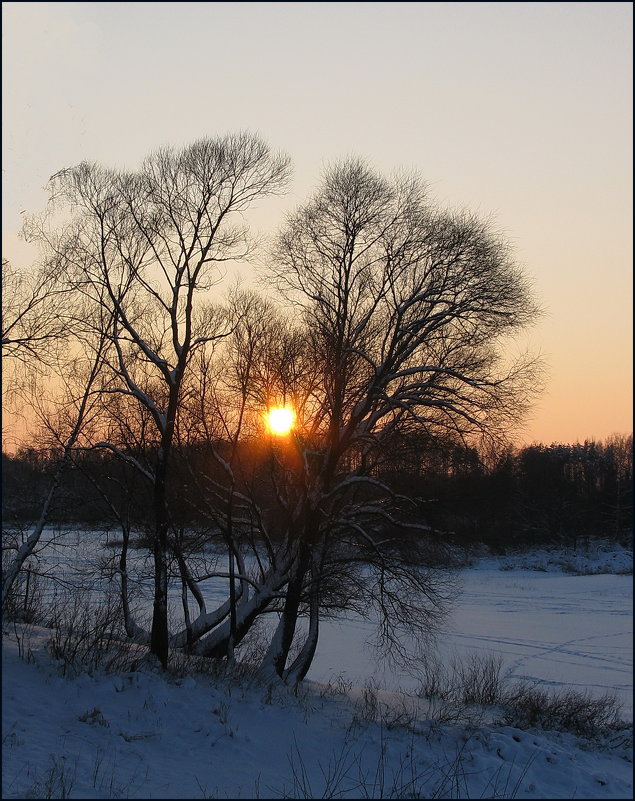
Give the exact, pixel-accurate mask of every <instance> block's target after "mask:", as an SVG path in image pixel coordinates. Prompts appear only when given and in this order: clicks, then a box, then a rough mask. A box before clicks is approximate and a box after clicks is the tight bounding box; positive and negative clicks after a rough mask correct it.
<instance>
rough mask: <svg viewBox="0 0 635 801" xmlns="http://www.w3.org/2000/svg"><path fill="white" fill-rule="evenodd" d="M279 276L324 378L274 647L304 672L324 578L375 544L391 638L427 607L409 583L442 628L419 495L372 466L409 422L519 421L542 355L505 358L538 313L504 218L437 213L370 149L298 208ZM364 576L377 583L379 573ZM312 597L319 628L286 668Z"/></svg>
mask: <svg viewBox="0 0 635 801" xmlns="http://www.w3.org/2000/svg"><path fill="white" fill-rule="evenodd" d="M268 276H269V279H271V278H272V277H273V279H274V281H275V285H276V286H277V288H278V289H279V290H280V292H281V293H282V295H283V296H284V297H286V298H287V300H288V301H289V303H290V304H291V306H292V308H293V309H295V311H296V313H299V314H300V315H302V317H303V319H304V321H305V325H306V327H307V330H308V331H309V332H310V336H311V345H312V352H313V355H314V359H315V360H316V362H317V363H318V364H319V370H320V377H321V380H320V385H319V387H317V388H316V387H314V388H312V390H311V393H310V397H309V396H307V398H308V402H307V403H306V404H305V408H304V411H303V414H302V415H301V417H300V419H299V426H298V429H297V433H296V445H297V447H299V448H300V451H301V454H302V460H301V464H302V465H303V467H302V475H301V477H300V479H299V480H298V481H297V482H296V486H297V487H298V488H299V489H298V492H297V493H296V494H295V496H294V498H293V501H292V503H289V504H288V512H289V523H288V531H289V538H290V540H291V541H292V542H293V543H294V545H295V549H296V550H295V554H296V555H295V558H294V561H293V565H292V568H291V573H290V578H289V582H288V585H287V588H286V594H285V599H284V606H283V609H282V613H281V618H280V625H279V630H278V633H277V635H276V637H275V638H274V640H273V641H272V644H271V648H270V652H269V654H268V657H267V661H268V663H269V665H271V666H273V667H274V668H275V671H276V672H277V673H278V675H280V676H282V677H283V678H286V679H287V680H291V681H295V680H297V679H298V678H301V677H302V676H303V675H304V674H305V673H306V670H308V666H309V665H310V660H311V658H312V655H313V653H314V651H315V647H316V643H317V636H318V620H317V616H318V609H319V596H320V594H321V593H322V592H323V589H322V585H323V584H325V583H326V579H327V577H328V571H329V569H333V566H334V565H336V564H338V563H340V564H349V565H351V564H353V563H354V562H355V561H356V559H357V558H359V555H361V556H362V558H363V560H365V561H366V562H367V563H368V564H370V565H374V566H375V567H376V570H375V571H374V572H373V573H372V575H374V576H375V579H373V580H376V584H375V587H374V589H372V591H371V593H370V594H371V596H372V597H373V598H374V599H375V601H378V602H379V606H380V612H381V613H382V615H383V618H382V619H383V620H384V622H385V623H386V624H387V625H386V627H385V629H384V632H385V634H386V635H387V637H388V641H390V642H392V644H393V646H394V644H395V643H394V638H392V637H391V635H390V631H391V630H394V629H391V627H390V625H389V624H390V622H391V619H392V621H393V622H397V623H399V624H402V623H407V622H408V619H409V618H410V620H411V621H412V619H413V610H414V609H415V608H416V604H415V606H414V607H413V602H412V593H411V592H410V591H409V590H407V588H408V587H409V588H411V589H412V588H416V589H417V593H418V597H419V599H420V608H419V611H418V615H417V616H418V619H419V620H422V621H423V623H424V625H422V626H421V627H420V628H419V631H420V632H423V631H424V630H425V628H426V627H427V626H430V625H433V624H434V619H435V610H439V609H440V608H441V607H442V606H443V603H442V601H443V590H444V587H445V584H444V583H443V582H441V583H439V582H438V581H437V582H436V583H435V580H434V576H435V575H436V574H434V572H430V570H427V569H425V568H422V569H421V570H419V569H415V568H412V567H411V568H408V564H409V563H410V564H412V557H413V555H414V556H416V558H417V559H420V560H421V564H422V565H423V566H425V565H426V553H425V552H426V549H429V546H427V545H426V542H427V540H426V532H425V526H423V525H420V524H418V523H417V522H416V520H415V521H414V522H413V521H412V516H411V518H410V520H408V518H407V517H404V514H403V512H404V504H406V507H407V505H408V503H409V502H408V501H406V499H403V498H399V496H398V494H397V493H396V492H395V491H394V489H391V488H388V487H384V486H382V485H381V483H380V482H379V481H378V480H377V478H376V477H375V476H374V475H373V473H374V465H375V464H376V462H377V459H378V458H381V454H382V451H383V449H384V448H385V446H386V443H387V442H388V441H394V438H395V435H396V434H398V433H401V434H405V435H407V434H408V432H412V431H415V430H416V431H418V432H423V433H424V434H425V435H426V436H427V437H428V438H430V439H431V440H435V439H439V438H443V437H445V436H447V433H448V432H451V433H452V435H453V436H454V437H455V438H460V439H463V440H468V439H469V438H473V437H483V436H487V437H489V438H492V437H495V436H497V435H499V434H500V433H501V432H504V430H505V429H506V428H509V427H510V426H511V425H512V424H513V423H515V421H516V420H517V419H518V417H519V416H520V415H521V414H522V411H523V410H524V408H525V407H526V406H527V404H528V403H529V401H530V399H531V398H532V396H533V394H534V392H535V391H537V389H538V387H539V381H538V377H539V374H540V365H539V363H538V362H537V361H535V360H533V359H531V358H526V357H521V358H520V359H519V360H518V361H516V362H515V363H506V362H507V360H506V358H505V356H506V354H505V351H504V347H503V346H504V344H505V342H506V341H507V339H508V338H509V337H510V335H513V334H514V332H518V331H520V330H522V329H523V328H525V327H526V326H528V325H529V324H531V323H532V322H533V321H534V319H535V318H536V315H537V314H538V313H539V310H538V308H537V306H536V304H535V302H534V300H533V298H532V295H531V291H530V287H529V283H528V281H527V279H526V278H525V277H524V276H523V274H522V273H521V271H520V270H519V269H518V268H517V267H516V266H515V264H514V262H513V260H512V258H511V255H510V251H509V247H508V246H507V245H506V243H505V242H504V240H503V239H502V238H501V237H500V236H499V235H498V234H497V233H496V232H495V231H494V230H493V229H492V227H491V225H489V224H487V223H484V222H481V221H480V220H478V219H477V218H476V217H475V216H474V215H471V214H468V213H463V212H459V213H451V212H443V211H439V210H438V209H437V208H435V207H434V205H433V204H432V203H431V202H430V201H429V200H428V198H427V196H426V192H425V188H424V186H423V184H422V183H421V181H420V180H419V179H418V178H417V177H416V176H407V175H401V176H397V177H396V178H394V179H393V180H386V179H384V178H383V177H381V176H380V175H378V174H377V173H375V172H374V171H373V170H371V169H370V168H369V167H368V166H367V165H365V164H364V163H362V162H361V161H357V160H349V161H346V162H343V163H341V164H338V165H336V166H334V167H333V168H331V169H330V170H328V172H327V173H326V175H325V178H324V182H323V185H322V187H321V188H320V190H319V191H318V192H317V193H316V194H315V196H314V197H313V198H312V199H311V200H310V201H309V202H308V203H307V204H306V205H305V206H303V207H301V208H300V209H299V210H298V211H297V212H296V213H294V214H293V215H291V216H290V217H289V219H288V221H287V224H286V226H285V228H284V229H283V231H282V233H281V234H280V236H279V237H278V240H277V245H276V248H275V251H274V253H273V256H272V261H271V265H270V267H269V269H268ZM390 527H396V528H401V529H402V530H404V529H405V530H409V531H411V532H418V536H417V537H415V538H413V537H410V538H409V543H410V547H411V548H414V553H413V552H411V553H410V555H409V556H408V557H406V558H404V552H403V551H402V552H401V556H400V548H399V547H398V542H397V540H396V539H395V537H390V536H385V532H386V530H390ZM428 533H429V532H428ZM429 566H430V563H429V561H428V567H429ZM348 576H349V581H351V582H352V581H356V580H357V581H358V580H359V574H357V575H355V574H353V573H352V572H351V571H349V572H348ZM362 583H363V584H364V587H365V588H366V589H367V590H368V589H369V588H370V586H371V583H372V581H371V580H369V581H365V582H362ZM307 592H308V593H309V596H310V598H309V600H308V601H307V596H306V593H307ZM366 594H368V593H366ZM314 596H317V597H314ZM303 603H308V607H309V610H310V611H309V615H310V620H311V624H310V626H309V633H308V636H307V638H306V641H305V644H304V646H303V647H302V648H301V651H300V657H299V661H298V660H296V661H295V662H294V663H293V664H291V665H289V666H287V660H288V657H289V653H290V648H291V644H292V642H293V639H294V635H295V632H296V624H297V620H298V615H299V613H300V610H301V609H302V604H303ZM305 608H306V607H305ZM426 608H427V609H428V614H426V613H425V610H426Z"/></svg>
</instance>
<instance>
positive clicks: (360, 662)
mask: <svg viewBox="0 0 635 801" xmlns="http://www.w3.org/2000/svg"><path fill="white" fill-rule="evenodd" d="M100 541H101V542H103V538H101V537H100V536H99V535H97V533H96V532H90V533H87V532H79V531H78V532H73V533H71V534H67V535H65V536H64V537H62V538H61V539H59V540H58V544H56V545H55V546H54V547H51V546H48V547H45V548H44V549H43V550H42V554H41V556H42V557H43V559H44V561H46V562H47V563H49V564H50V565H51V567H53V572H57V573H59V572H60V570H62V571H63V572H64V573H65V574H66V575H67V576H68V577H71V576H72V577H73V578H74V580H75V581H92V578H91V575H90V574H91V572H93V571H92V570H91V569H89V570H88V571H86V565H87V564H90V563H91V562H93V563H94V560H95V558H96V556H98V555H99V554H101V555H102V556H103V555H104V554H105V553H110V555H112V552H111V551H110V549H105V550H104V549H102V548H99V547H98V543H99V542H100ZM129 560H130V564H131V565H132V564H136V569H137V570H138V572H139V574H145V577H144V578H143V579H142V581H141V585H143V586H145V593H146V598H147V599H148V608H149V599H150V597H151V589H150V588H151V581H150V576H151V572H152V571H151V567H150V565H149V563H148V560H147V557H142V556H141V553H140V552H139V551H131V552H130V558H129ZM144 565H145V567H144ZM220 567H221V568H223V569H225V568H224V567H223V563H222V562H221V564H220ZM529 567H531V568H533V569H528V568H529ZM573 569H576V570H578V571H580V572H589V573H594V575H575V574H573V573H572V572H569V571H571V570H573ZM628 570H631V571H632V551H628V550H626V549H622V548H619V547H614V548H611V546H608V545H605V546H602V547H598V546H595V547H592V548H591V550H590V551H588V552H586V553H584V552H580V553H576V554H571V553H567V552H565V551H557V550H550V551H538V550H535V551H533V552H529V554H520V555H517V556H513V555H508V556H506V557H502V556H501V557H494V556H487V557H484V558H482V559H480V560H475V561H474V564H473V565H472V566H470V567H466V568H464V569H462V570H460V571H459V576H460V586H461V592H460V594H459V597H458V600H457V602H456V603H455V605H454V608H453V611H452V612H451V614H450V616H449V618H448V619H447V621H446V624H445V626H444V629H443V631H442V633H441V634H440V635H439V637H438V639H437V642H436V644H435V646H434V648H433V649H432V651H431V653H432V654H433V655H434V654H438V655H440V656H442V657H443V658H444V659H445V661H446V663H447V661H448V659H451V658H452V657H453V656H455V655H456V656H459V657H461V656H465V655H466V654H471V653H475V652H476V653H480V654H495V655H500V657H501V658H502V659H503V663H504V666H505V668H506V669H508V670H509V671H510V675H511V678H513V679H519V680H529V681H532V682H533V681H538V682H541V683H544V684H546V685H550V686H554V687H557V686H566V687H573V688H575V689H581V690H583V689H588V690H590V691H591V692H593V693H596V694H598V695H602V694H604V693H605V692H607V691H609V692H610V691H615V692H616V694H617V695H618V697H619V699H620V701H621V702H622V703H623V705H624V711H625V714H626V715H627V716H628V717H629V719H632V714H633V623H632V621H633V578H632V575H628V574H626V571H628ZM607 571H612V572H607ZM202 586H203V588H204V594H205V596H206V600H207V601H208V603H209V605H210V606H209V608H214V605H215V604H218V603H222V602H223V601H224V600H225V599H226V598H227V583H226V580H224V579H216V580H213V581H210V582H206V583H205V584H203V585H202ZM173 603H174V605H175V608H177V609H178V608H180V597H179V591H177V589H176V588H175V589H174V591H173ZM192 613H194V614H195V609H194V608H192ZM375 630H376V627H375V625H374V623H373V622H372V621H371V620H365V619H362V618H360V617H359V616H357V615H352V614H351V615H348V616H347V617H346V618H342V619H340V620H328V619H325V620H323V621H322V622H321V626H320V640H319V643H318V650H317V654H316V656H315V659H314V662H313V665H312V666H311V670H310V671H309V674H308V676H307V678H309V679H312V680H314V681H329V680H333V679H336V678H338V677H342V678H343V679H344V680H346V681H348V682H352V683H353V684H363V683H365V682H366V681H368V680H369V679H371V678H372V679H373V680H375V681H376V682H377V683H378V684H380V685H381V686H384V687H385V688H387V689H402V690H406V691H412V690H414V689H416V687H417V686H418V683H419V680H418V679H417V678H416V676H413V675H411V673H409V672H403V671H402V672H399V673H393V672H391V671H390V670H388V669H387V668H386V667H385V666H383V665H382V664H381V660H380V659H379V656H378V654H377V653H376V651H375V650H374V648H373V647H372V640H373V637H374V634H375ZM416 669H417V665H416V664H414V663H413V665H412V673H416Z"/></svg>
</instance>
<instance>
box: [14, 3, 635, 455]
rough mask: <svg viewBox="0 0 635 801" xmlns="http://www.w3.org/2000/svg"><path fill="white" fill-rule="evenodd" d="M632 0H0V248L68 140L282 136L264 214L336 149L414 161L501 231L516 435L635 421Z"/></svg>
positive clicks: (119, 162)
mask: <svg viewBox="0 0 635 801" xmlns="http://www.w3.org/2000/svg"><path fill="white" fill-rule="evenodd" d="M632 16H633V9H632V5H631V4H630V3H593V2H591V3H451V2H450V3H396V2H391V3H384V2H375V3H364V2H357V3H346V2H344V3H339V2H338V3H304V2H300V3H267V2H264V3H260V2H259V3H242V2H237V3H170V2H168V3H82V2H80V3H52V2H49V3H17V2H3V3H2V22H3V26H2V43H3V165H2V167H3V193H2V194H3V213H2V231H3V256H4V257H7V258H9V259H10V260H11V261H12V262H14V263H15V264H17V265H19V266H20V265H21V266H25V265H26V264H28V263H29V261H30V260H31V259H33V258H34V255H35V254H33V253H32V252H31V251H30V250H29V248H28V247H27V246H26V245H25V244H24V243H23V242H22V241H21V240H20V239H19V236H18V234H19V230H20V227H21V224H22V220H23V214H24V213H36V212H39V211H41V210H42V209H43V208H44V206H45V204H46V200H47V195H46V192H45V190H44V187H45V184H46V182H47V180H48V178H49V177H50V176H51V175H53V174H54V173H55V172H57V171H58V170H59V169H61V168H63V167H68V166H71V165H73V164H76V163H78V162H80V161H82V160H90V161H97V162H100V163H102V164H104V165H107V166H112V167H127V168H134V167H136V166H137V165H138V164H139V163H140V161H141V160H142V159H143V158H144V156H146V155H147V154H148V153H150V152H151V151H153V150H155V149H156V148H157V147H160V146H162V145H166V144H171V145H175V146H180V145H186V144H188V143H190V142H191V141H193V140H195V139H197V138H200V137H202V136H216V135H222V134H225V133H229V132H234V131H238V130H249V131H253V132H256V133H258V134H260V135H261V136H262V137H263V138H265V139H266V140H267V141H268V142H269V144H270V145H271V146H272V147H273V148H274V149H276V150H277V149H279V150H282V151H284V152H286V153H288V154H289V156H290V157H291V159H292V162H293V165H294V178H293V182H292V185H291V187H290V191H289V193H288V194H287V195H286V197H284V198H282V199H276V200H268V201H265V202H263V204H262V207H259V208H258V209H256V210H255V214H254V216H253V219H254V224H255V225H256V226H257V227H258V228H260V229H261V230H263V231H268V232H274V231H275V229H276V228H277V227H278V226H279V225H280V224H282V222H283V221H284V214H285V213H286V212H288V211H290V210H292V209H293V208H294V207H295V206H297V205H298V204H299V203H301V202H303V200H304V199H305V198H306V197H307V195H308V194H309V193H310V192H312V191H313V189H314V188H315V187H316V186H317V184H318V182H319V179H320V175H321V172H322V170H323V169H324V168H325V167H326V166H327V165H328V164H329V163H330V162H332V161H334V160H336V159H339V158H341V157H343V156H348V155H355V156H361V157H364V158H366V159H367V160H368V161H369V162H370V163H371V164H373V165H374V166H375V167H377V168H378V169H379V170H381V171H382V172H385V173H389V172H390V171H392V170H393V169H395V168H400V167H404V168H407V169H414V170H417V171H418V172H419V173H420V174H421V175H422V176H423V177H424V178H425V179H426V181H427V182H428V183H429V185H430V189H431V191H432V193H433V195H434V197H435V198H436V199H437V201H438V202H439V203H440V205H442V206H446V205H448V206H451V207H455V208H456V207H465V208H468V209H470V210H471V211H474V212H477V213H479V214H480V215H482V216H484V217H490V216H491V217H493V219H494V220H495V223H496V225H497V226H498V228H499V229H500V230H502V231H503V232H504V233H505V235H506V237H507V238H508V239H509V241H510V242H511V243H512V244H513V247H514V253H515V256H516V259H517V261H518V263H519V264H520V265H521V266H522V267H523V269H524V271H525V272H526V274H527V275H528V276H529V277H530V278H531V281H532V284H533V287H534V290H535V293H536V296H537V298H538V300H539V302H540V304H541V305H542V307H543V309H544V315H543V316H542V318H541V319H540V320H539V322H538V323H537V325H536V326H535V327H534V328H533V329H532V330H531V332H530V333H529V334H528V335H527V336H526V337H525V338H524V340H523V341H522V342H521V343H519V344H520V346H522V347H525V346H527V347H529V348H530V349H531V350H532V351H534V352H537V353H540V354H542V356H543V358H544V360H545V362H546V364H547V376H546V386H545V390H544V391H543V392H542V394H541V396H540V399H539V401H538V402H537V404H536V406H535V408H534V410H533V413H532V415H531V417H530V418H529V419H528V420H527V421H526V422H525V424H524V427H523V429H522V430H521V432H520V434H519V436H518V439H517V441H518V443H519V444H528V443H531V442H545V443H550V442H575V441H584V440H585V439H590V438H596V439H602V438H605V437H606V436H608V435H610V434H611V433H627V432H630V431H632V360H633V353H632V349H633V348H632V321H633V314H632V312H633V307H632V301H633V295H632V292H633V287H632V215H633V208H632V71H633V70H632V52H633V42H632V23H633V19H632Z"/></svg>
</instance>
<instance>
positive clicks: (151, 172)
mask: <svg viewBox="0 0 635 801" xmlns="http://www.w3.org/2000/svg"><path fill="white" fill-rule="evenodd" d="M288 172H289V167H288V159H287V158H286V157H283V156H279V155H275V154H272V153H271V151H270V149H269V147H268V146H267V145H265V144H264V143H263V142H262V141H261V140H260V139H259V138H258V137H256V136H252V135H249V134H239V135H230V136H226V137H223V138H218V139H202V140H199V141H197V142H195V143H194V144H192V145H190V146H188V147H186V148H183V149H182V150H174V149H168V148H166V149H163V150H160V151H158V152H156V153H154V154H152V155H150V156H149V157H148V158H147V159H146V160H145V162H144V163H143V164H142V166H141V168H140V169H139V170H138V171H137V172H119V171H116V170H110V169H105V168H102V167H100V166H97V165H94V164H87V163H82V164H80V165H79V166H77V167H73V168H69V169H65V170H62V171H61V172H59V173H57V174H56V175H55V176H53V178H52V179H51V195H52V200H53V208H55V207H57V206H58V205H60V204H61V205H62V206H63V207H64V208H66V209H68V210H69V211H71V212H72V219H71V221H70V222H68V223H66V224H65V225H64V227H63V228H61V229H60V228H53V229H51V228H50V227H49V228H47V227H46V226H41V228H40V240H41V241H44V242H45V243H46V245H47V246H48V248H49V253H50V260H51V262H52V263H56V264H58V265H60V267H61V269H63V270H64V271H65V274H66V275H67V276H68V277H69V279H70V280H71V282H72V284H73V286H74V287H76V289H77V291H79V292H81V293H83V295H84V296H85V298H86V299H87V300H88V302H89V303H90V304H91V305H92V308H93V314H92V316H90V317H89V318H88V319H86V320H84V321H83V322H84V325H85V326H87V330H88V329H89V328H90V327H92V328H93V329H94V331H95V332H103V333H104V334H105V335H106V337H107V343H108V347H107V350H106V352H105V354H104V366H105V370H106V372H107V373H108V374H109V376H110V380H109V382H108V386H106V387H104V388H103V389H102V392H104V393H106V392H107V393H115V394H117V395H120V396H121V397H123V398H124V399H126V400H127V402H129V403H132V404H134V405H140V406H141V407H143V408H144V409H145V410H146V411H147V412H148V414H149V417H150V419H151V421H152V426H153V429H154V432H155V439H156V446H155V448H154V459H153V463H152V464H151V465H149V466H145V465H143V464H141V463H139V462H138V461H136V460H135V457H134V455H133V454H131V453H130V452H126V451H125V450H124V449H122V448H121V447H120V446H119V445H116V444H113V443H112V442H109V441H108V440H107V439H104V440H102V441H100V442H98V443H95V444H96V445H99V446H100V447H103V448H108V449H110V450H114V451H116V452H117V453H119V454H120V455H121V457H122V458H125V459H126V460H128V461H129V462H131V463H136V465H137V467H138V469H139V471H140V473H141V474H142V475H144V476H145V478H146V479H147V482H148V488H149V491H151V492H152V495H153V506H154V519H153V522H152V527H151V528H152V541H153V558H154V605H153V619H152V631H151V637H150V650H151V652H152V653H153V654H154V655H155V656H156V657H158V659H159V660H160V661H161V664H162V665H163V666H165V665H166V664H167V660H168V643H169V635H168V607H167V592H168V565H167V553H168V531H169V526H170V510H169V508H168V503H167V498H168V486H169V481H170V471H171V463H172V448H173V444H174V439H175V430H176V426H177V419H178V415H179V409H180V406H181V404H182V402H183V391H184V386H185V383H186V377H187V374H188V370H189V368H190V365H191V361H192V357H193V355H194V354H195V353H196V351H197V350H199V349H204V348H206V347H207V346H208V345H209V344H210V343H213V342H215V341H216V340H217V339H218V338H219V337H222V336H224V335H226V333H227V331H226V330H225V328H224V326H223V322H222V320H221V318H220V317H219V315H218V314H217V313H216V311H215V309H214V308H213V307H212V306H210V305H209V301H208V300H207V298H208V293H209V290H211V289H212V287H213V286H214V285H215V284H216V283H218V281H219V278H220V272H219V268H220V267H221V265H222V264H223V263H225V262H227V261H228V260H231V259H236V258H242V257H245V256H246V255H247V254H248V252H249V248H250V245H249V241H248V238H247V230H246V227H245V225H244V223H243V222H242V213H243V212H244V211H245V210H246V209H247V207H248V206H249V205H250V204H251V203H253V202H254V201H256V200H257V199H259V198H262V197H265V196H267V195H270V194H275V193H278V192H280V191H281V190H282V189H283V187H284V185H285V183H286V180H287V177H288Z"/></svg>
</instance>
